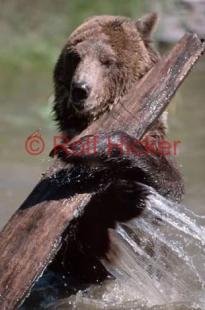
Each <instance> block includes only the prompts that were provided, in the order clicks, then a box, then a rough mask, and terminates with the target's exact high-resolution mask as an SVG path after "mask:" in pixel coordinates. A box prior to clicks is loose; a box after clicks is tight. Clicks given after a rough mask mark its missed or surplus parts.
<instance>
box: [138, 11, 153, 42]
mask: <svg viewBox="0 0 205 310" xmlns="http://www.w3.org/2000/svg"><path fill="white" fill-rule="evenodd" d="M157 22H158V15H157V13H149V14H147V15H145V16H143V17H142V18H140V19H138V20H137V21H136V26H137V29H138V31H139V32H140V33H141V34H142V36H143V37H144V38H145V39H148V38H150V37H151V35H152V32H153V31H154V29H155V27H156V25H157Z"/></svg>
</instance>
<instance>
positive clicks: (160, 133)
mask: <svg viewBox="0 0 205 310" xmlns="http://www.w3.org/2000/svg"><path fill="white" fill-rule="evenodd" d="M156 21H157V15H156V14H155V13H151V14H148V15H146V16H145V17H143V18H141V19H139V20H132V19H129V18H126V17H121V16H96V17H92V18H90V19H88V20H87V21H86V22H85V23H83V24H82V25H81V26H80V27H78V28H77V29H76V30H75V31H74V32H73V33H72V34H71V36H70V38H69V40H68V42H67V43H66V45H65V46H64V48H63V50H62V52H61V54H60V57H59V59H58V61H57V64H56V67H55V70H54V84H55V105H54V113H55V118H56V120H57V122H58V125H59V128H60V130H61V132H63V133H64V134H65V135H66V137H67V138H69V139H70V138H72V137H74V136H75V135H77V134H78V133H80V132H81V131H82V130H84V129H85V128H86V127H87V126H88V125H89V124H90V123H91V122H93V121H94V120H95V119H97V118H98V117H100V116H101V115H102V114H103V113H106V111H109V110H110V109H111V108H112V106H113V105H115V104H117V103H118V102H119V101H120V99H121V98H122V97H123V96H125V95H126V94H127V93H128V92H129V91H130V90H131V88H132V87H133V85H135V84H136V83H137V82H138V81H139V80H140V79H141V78H142V77H143V76H144V75H145V74H146V73H147V72H148V71H149V70H150V69H151V68H152V67H153V65H154V64H155V63H156V62H157V61H158V59H159V53H158V52H157V51H156V50H155V49H154V47H153V46H152V41H151V34H152V32H153V29H154V28H155V25H156ZM165 129H166V128H165V124H164V122H163V119H162V118H160V119H159V120H158V121H157V123H156V124H155V125H154V127H153V128H152V129H151V130H150V131H149V132H148V133H147V136H148V137H150V138H151V139H152V141H153V140H154V142H155V144H156V145H157V143H158V142H159V141H160V139H164V137H165V134H166V130H165ZM110 135H111V137H112V138H113V139H114V140H115V141H117V140H118V139H119V138H120V137H121V136H122V135H123V137H124V139H125V140H126V141H127V143H128V144H129V145H134V147H135V148H136V149H140V150H144V147H143V145H139V144H138V145H135V144H134V142H133V137H130V136H128V135H127V134H126V133H111V134H110ZM104 147H105V137H103V135H102V141H100V145H99V149H98V153H97V154H96V156H95V158H88V157H89V156H87V157H86V156H82V157H81V158H78V159H76V158H73V157H72V156H68V155H67V154H64V153H63V152H59V154H58V155H59V156H60V157H61V158H62V159H63V160H65V161H66V162H72V163H73V165H74V168H73V169H74V170H73V171H74V173H73V174H72V177H71V176H70V175H69V178H68V179H69V180H72V181H69V182H68V181H67V183H68V187H67V191H68V192H69V191H71V188H72V186H73V182H74V181H73V180H75V179H76V180H77V181H76V182H78V183H80V184H81V187H80V190H79V188H78V190H79V191H81V192H83V191H84V192H88V191H93V192H95V193H96V195H95V196H94V198H93V199H92V200H91V201H90V202H89V204H88V206H87V208H86V210H85V212H84V214H83V215H82V216H81V217H80V218H78V219H77V220H74V221H73V227H74V228H73V230H72V232H75V233H74V234H73V235H72V237H71V234H70V230H69V232H67V233H66V234H65V239H66V240H69V241H68V242H66V246H63V247H62V250H61V251H60V252H59V256H58V260H56V261H58V262H59V260H60V261H61V263H62V264H61V265H63V266H64V268H65V270H69V272H70V273H72V274H74V278H75V279H76V278H78V279H79V278H80V279H81V280H82V279H86V280H85V281H87V279H88V278H89V279H91V278H93V277H94V278H95V277H96V278H97V279H99V278H101V276H99V275H100V274H101V271H100V270H101V268H97V267H96V266H99V261H98V259H99V258H100V257H105V256H106V255H107V253H108V251H109V247H110V242H109V236H108V228H113V227H115V224H116V222H117V221H127V220H129V219H131V218H133V217H136V216H139V215H140V214H141V213H142V211H143V209H144V207H145V206H146V199H147V197H148V196H149V190H148V189H147V188H145V187H144V186H143V184H145V185H148V186H151V187H153V188H154V189H155V190H157V191H158V192H159V193H160V194H162V195H163V196H165V197H168V198H170V199H172V200H177V201H179V200H180V199H181V196H182V194H183V183H182V180H181V176H180V174H179V172H178V170H177V168H175V165H174V164H173V163H172V162H171V161H170V160H169V159H168V158H166V157H165V156H163V155H161V154H151V153H148V152H144V155H143V156H140V157H139V156H138V157H137V156H127V157H126V156H125V157H123V156H119V152H117V150H114V151H113V153H112V154H111V155H110V156H107V154H105V152H104ZM71 148H72V147H71ZM73 148H75V147H74V146H73ZM75 169H76V170H75ZM76 175H77V178H76ZM79 186H80V185H79ZM76 188H77V187H75V190H76ZM62 257H63V259H62ZM57 265H59V264H57ZM94 265H95V268H93V266H94ZM55 266H56V264H55ZM101 275H102V274H101ZM103 275H104V271H103Z"/></svg>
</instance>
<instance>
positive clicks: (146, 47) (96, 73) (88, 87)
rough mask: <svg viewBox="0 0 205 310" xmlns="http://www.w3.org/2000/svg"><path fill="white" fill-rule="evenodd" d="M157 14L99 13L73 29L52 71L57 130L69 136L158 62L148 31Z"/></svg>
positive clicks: (96, 115)
mask: <svg viewBox="0 0 205 310" xmlns="http://www.w3.org/2000/svg"><path fill="white" fill-rule="evenodd" d="M156 20H157V15H156V14H154V13H153V14H149V15H147V16H145V17H144V18H142V19H140V20H131V19H129V18H126V17H121V16H97V17H93V18H90V19H89V20H87V21H86V22H85V23H83V24H82V25H81V26H80V27H79V28H77V29H76V30H75V31H74V32H73V33H72V34H71V36H70V38H69V40H68V42H67V44H66V45H65V47H64V48H63V50H62V52H61V55H60V57H59V60H58V62H57V65H56V67H55V72H54V83H55V106H54V111H55V115H56V120H57V121H58V124H59V127H60V130H61V131H63V132H65V133H66V135H68V136H69V137H72V136H73V135H75V134H76V133H78V132H79V131H81V130H82V129H84V128H85V127H87V126H88V124H89V123H90V122H92V121H93V120H94V119H95V118H97V117H99V116H100V115H101V114H102V113H104V112H105V111H106V110H109V109H111V107H112V105H113V104H115V103H117V102H118V101H119V99H120V98H121V97H122V96H124V95H125V94H126V93H127V92H128V91H129V90H130V88H131V87H132V86H133V84H136V82H137V81H138V80H139V79H140V78H141V77H142V76H144V74H145V73H146V72H147V71H148V70H150V68H151V67H152V66H153V65H154V64H155V63H156V62H157V61H158V59H159V54H158V52H157V51H156V50H155V49H154V48H153V47H152V44H151V33H152V31H153V29H154V26H155V24H156Z"/></svg>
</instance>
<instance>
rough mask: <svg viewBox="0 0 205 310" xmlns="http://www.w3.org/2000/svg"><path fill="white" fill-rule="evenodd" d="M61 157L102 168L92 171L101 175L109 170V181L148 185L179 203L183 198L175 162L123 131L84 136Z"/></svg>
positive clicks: (59, 153)
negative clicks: (92, 146)
mask: <svg viewBox="0 0 205 310" xmlns="http://www.w3.org/2000/svg"><path fill="white" fill-rule="evenodd" d="M90 141H91V142H90ZM88 142H89V143H90V144H92V145H93V144H94V145H95V148H94V149H93V150H90V149H89V152H88V151H87V150H88V146H89V147H91V145H89V143H88ZM58 156H59V157H60V158H61V159H62V160H64V161H66V162H72V163H75V164H76V165H78V164H83V163H84V164H86V165H87V166H88V167H100V169H99V170H98V169H96V170H95V169H92V173H93V174H95V173H98V176H99V175H100V173H105V171H106V172H107V171H109V173H108V174H106V173H105V174H106V176H107V177H108V180H109V178H111V180H119V179H125V180H127V181H136V182H140V183H143V184H146V185H149V186H151V187H153V188H154V189H155V190H157V191H158V192H159V193H160V194H161V195H163V196H164V197H167V198H168V199H171V200H174V201H180V200H181V197H182V195H183V190H184V189H183V182H182V179H181V175H180V173H179V172H178V170H177V169H176V167H175V165H174V163H173V162H172V161H171V160H169V159H168V158H167V157H165V156H164V155H163V154H160V153H157V152H156V151H154V152H153V151H152V150H149V149H147V148H145V146H143V145H142V143H140V142H139V141H137V140H136V139H135V138H133V137H131V136H129V135H127V134H126V133H123V132H113V133H111V134H100V135H98V136H96V137H95V136H85V137H83V138H81V139H80V140H78V141H77V142H75V143H74V144H71V145H69V150H68V152H66V150H65V148H63V149H62V150H61V151H60V152H58ZM100 171H101V172H100ZM103 171H104V172H103Z"/></svg>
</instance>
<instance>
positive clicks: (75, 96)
mask: <svg viewBox="0 0 205 310" xmlns="http://www.w3.org/2000/svg"><path fill="white" fill-rule="evenodd" d="M89 93H90V87H89V86H88V85H87V84H86V83H85V82H74V81H73V82H72V85H71V98H70V99H71V102H72V104H73V106H74V107H75V108H77V109H78V110H82V109H83V108H84V103H85V100H86V99H87V98H88V96H89Z"/></svg>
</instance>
